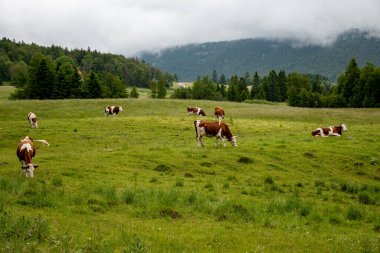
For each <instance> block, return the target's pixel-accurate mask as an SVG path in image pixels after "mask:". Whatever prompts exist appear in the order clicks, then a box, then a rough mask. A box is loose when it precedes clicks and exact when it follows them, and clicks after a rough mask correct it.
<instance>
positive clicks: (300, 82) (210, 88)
mask: <svg viewBox="0 0 380 253" xmlns="http://www.w3.org/2000/svg"><path fill="white" fill-rule="evenodd" d="M172 98H177V99H209V100H229V101H236V102H243V101H246V102H250V101H252V100H266V101H271V102H287V103H288V104H289V105H290V106H298V107H315V108H320V107H380V68H379V67H375V66H374V65H373V64H371V63H368V64H367V65H366V66H364V67H363V68H359V67H358V65H357V63H356V60H355V59H354V58H352V59H351V60H350V62H349V63H348V65H347V67H346V70H345V72H344V73H342V74H341V75H340V76H339V79H338V83H337V84H336V85H335V84H333V83H331V82H329V81H328V79H327V78H326V77H323V76H321V75H312V74H300V73H297V72H291V73H289V74H286V73H285V71H284V70H281V71H279V72H278V73H277V72H276V71H275V70H271V71H270V72H269V73H268V75H266V76H259V74H258V73H257V72H255V73H254V74H253V76H252V77H251V76H250V74H249V73H246V74H245V75H244V76H241V77H239V76H237V75H234V76H232V77H231V78H230V79H229V80H226V79H225V76H224V75H223V74H222V75H221V76H220V77H218V75H217V73H216V71H215V70H214V71H213V73H212V78H211V79H210V78H209V77H208V76H205V77H203V78H200V77H198V79H197V80H196V81H195V82H194V84H193V86H192V87H180V88H178V89H176V90H175V91H174V93H173V95H172Z"/></svg>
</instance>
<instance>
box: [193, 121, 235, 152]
mask: <svg viewBox="0 0 380 253" xmlns="http://www.w3.org/2000/svg"><path fill="white" fill-rule="evenodd" d="M194 127H195V138H196V140H197V145H198V147H200V145H202V147H204V145H203V141H202V137H203V136H205V135H206V136H215V146H217V145H218V139H221V140H222V142H223V145H224V146H226V140H227V141H229V142H231V145H232V146H234V147H237V143H236V136H233V135H232V133H231V131H230V129H229V128H228V126H227V124H224V123H219V122H207V121H204V120H196V121H194Z"/></svg>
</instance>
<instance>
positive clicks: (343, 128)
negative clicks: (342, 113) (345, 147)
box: [340, 124, 347, 132]
mask: <svg viewBox="0 0 380 253" xmlns="http://www.w3.org/2000/svg"><path fill="white" fill-rule="evenodd" d="M340 126H341V127H342V132H346V131H347V127H346V125H345V124H341V125H340Z"/></svg>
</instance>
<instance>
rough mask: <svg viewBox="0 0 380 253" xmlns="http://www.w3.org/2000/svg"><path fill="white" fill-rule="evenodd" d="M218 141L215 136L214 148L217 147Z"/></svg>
mask: <svg viewBox="0 0 380 253" xmlns="http://www.w3.org/2000/svg"><path fill="white" fill-rule="evenodd" d="M218 139H219V136H218V135H217V136H215V147H217V146H218Z"/></svg>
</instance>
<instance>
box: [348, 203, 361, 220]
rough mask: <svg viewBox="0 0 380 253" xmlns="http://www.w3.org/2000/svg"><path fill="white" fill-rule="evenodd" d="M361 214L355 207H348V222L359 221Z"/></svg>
mask: <svg viewBox="0 0 380 253" xmlns="http://www.w3.org/2000/svg"><path fill="white" fill-rule="evenodd" d="M362 216H363V215H362V213H361V211H360V209H359V208H358V207H357V206H353V205H351V206H349V207H348V210H347V215H346V217H347V219H349V220H360V219H361V218H362Z"/></svg>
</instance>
